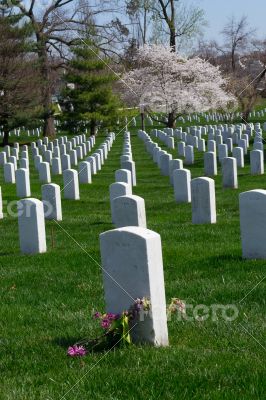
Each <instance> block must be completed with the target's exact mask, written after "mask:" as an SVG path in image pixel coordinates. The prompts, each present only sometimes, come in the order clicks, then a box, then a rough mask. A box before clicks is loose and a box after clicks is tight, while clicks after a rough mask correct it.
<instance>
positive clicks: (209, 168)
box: [204, 151, 217, 176]
mask: <svg viewBox="0 0 266 400" xmlns="http://www.w3.org/2000/svg"><path fill="white" fill-rule="evenodd" d="M204 173H205V175H206V176H215V175H217V160H216V153H214V152H212V151H207V152H206V153H205V154H204Z"/></svg>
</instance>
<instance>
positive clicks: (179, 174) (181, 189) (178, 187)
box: [173, 169, 191, 203]
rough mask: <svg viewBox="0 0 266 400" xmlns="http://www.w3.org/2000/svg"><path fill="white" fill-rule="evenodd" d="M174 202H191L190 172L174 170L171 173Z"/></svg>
mask: <svg viewBox="0 0 266 400" xmlns="http://www.w3.org/2000/svg"><path fill="white" fill-rule="evenodd" d="M173 183H174V193H175V201H176V202H177V203H190V202H191V188H190V183H191V172H190V171H189V170H188V169H175V170H174V172H173Z"/></svg>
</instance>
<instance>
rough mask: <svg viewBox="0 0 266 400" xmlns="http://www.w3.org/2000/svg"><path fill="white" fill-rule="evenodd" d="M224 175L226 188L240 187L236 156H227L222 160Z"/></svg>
mask: <svg viewBox="0 0 266 400" xmlns="http://www.w3.org/2000/svg"><path fill="white" fill-rule="evenodd" d="M222 175H223V187H224V188H232V189H237V188H238V182H237V165H236V159H235V158H234V157H225V158H224V159H223V161H222Z"/></svg>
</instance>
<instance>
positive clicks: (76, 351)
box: [67, 344, 86, 357]
mask: <svg viewBox="0 0 266 400" xmlns="http://www.w3.org/2000/svg"><path fill="white" fill-rule="evenodd" d="M67 355H68V356H69V357H83V356H85V355H86V349H85V348H84V347H83V346H77V345H76V344H74V346H73V347H69V348H68V349H67Z"/></svg>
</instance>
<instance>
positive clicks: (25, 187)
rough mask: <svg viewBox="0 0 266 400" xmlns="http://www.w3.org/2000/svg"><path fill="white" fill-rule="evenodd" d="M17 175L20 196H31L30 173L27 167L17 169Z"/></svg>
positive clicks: (18, 194)
mask: <svg viewBox="0 0 266 400" xmlns="http://www.w3.org/2000/svg"><path fill="white" fill-rule="evenodd" d="M15 175H16V188H17V196H18V197H20V198H21V197H30V195H31V191H30V174H29V170H28V169H26V168H20V169H17V170H16V172H15Z"/></svg>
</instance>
